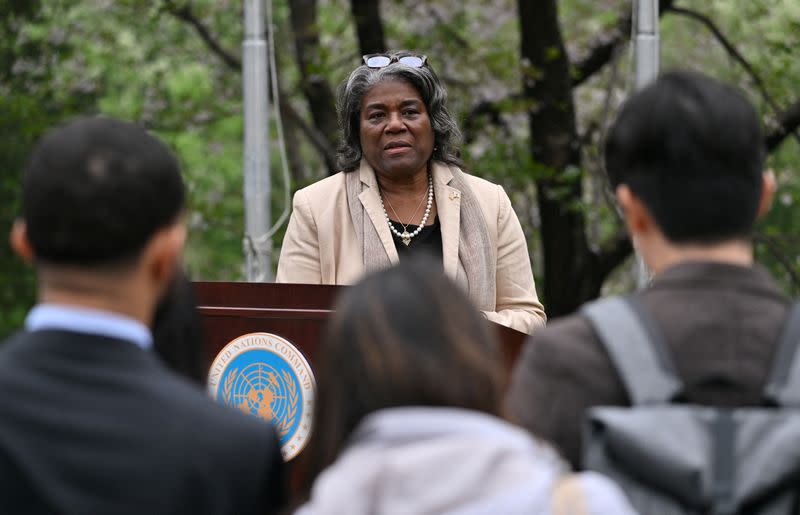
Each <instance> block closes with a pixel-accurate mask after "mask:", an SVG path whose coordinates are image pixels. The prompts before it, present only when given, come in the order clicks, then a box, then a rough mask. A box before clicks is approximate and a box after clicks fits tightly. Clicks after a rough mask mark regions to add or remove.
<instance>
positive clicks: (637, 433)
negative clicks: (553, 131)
mask: <svg viewBox="0 0 800 515" xmlns="http://www.w3.org/2000/svg"><path fill="white" fill-rule="evenodd" d="M764 158H765V148H764V139H763V135H762V132H761V124H760V120H759V116H758V114H757V112H756V110H755V109H754V108H753V106H752V105H751V104H750V102H749V101H748V100H747V99H746V98H745V97H744V96H743V95H742V93H740V92H739V91H737V90H736V89H734V88H733V87H731V86H729V85H726V84H723V83H721V82H719V81H716V80H714V79H711V78H709V77H706V76H704V75H702V74H699V73H695V72H688V71H676V72H671V73H667V74H665V75H662V76H661V77H660V78H659V79H658V80H656V81H655V82H654V83H653V84H651V85H650V86H648V87H646V88H645V89H643V90H642V91H640V92H638V93H636V94H635V95H634V96H633V97H632V98H631V99H630V100H628V101H627V102H626V104H625V105H624V107H623V108H622V111H621V113H620V115H619V117H618V118H617V120H616V122H615V124H614V126H613V128H612V129H611V132H610V135H609V138H608V140H607V142H606V147H605V159H606V169H607V172H608V175H609V179H610V182H611V185H612V187H613V188H614V189H615V192H616V198H617V200H618V202H619V205H620V207H621V208H622V212H623V215H624V218H625V222H626V225H627V228H628V231H629V233H630V235H631V237H632V239H633V242H634V245H635V247H636V248H637V249H638V251H639V253H640V254H641V256H642V258H643V259H644V261H645V263H646V264H647V267H648V268H649V270H650V271H651V272H652V273H653V278H652V282H651V284H650V285H649V286H648V287H647V288H646V289H644V290H643V291H641V292H638V293H635V294H633V295H630V296H626V297H612V298H610V299H603V300H599V301H596V302H594V303H590V304H588V305H586V306H584V307H583V308H582V309H581V311H580V313H578V314H574V315H572V316H568V317H565V318H563V319H561V320H558V321H555V322H553V323H552V324H551V325H550V327H548V328H547V329H545V330H543V331H540V332H538V333H536V335H535V336H534V337H532V339H531V340H530V341H529V342H528V343H527V344H526V346H525V349H524V350H523V353H522V355H521V357H520V359H519V360H518V362H517V365H516V368H515V371H514V375H513V379H512V386H511V388H510V392H509V394H508V396H507V407H508V409H509V410H510V412H511V413H512V414H513V415H514V416H515V417H516V419H517V420H518V421H520V422H521V423H522V424H523V425H525V426H526V427H528V428H529V429H530V430H531V431H532V432H533V433H534V434H536V435H538V436H540V437H542V438H545V439H547V440H550V441H552V442H553V443H554V444H555V445H556V446H557V447H558V449H559V450H560V451H561V452H562V453H563V454H564V456H566V457H567V459H568V460H569V461H570V462H571V463H572V464H573V465H575V466H576V467H582V468H586V469H593V470H599V471H603V472H605V473H607V474H609V475H611V476H612V477H613V478H614V479H616V480H617V481H618V482H620V484H621V485H622V486H623V489H625V490H626V492H627V494H628V496H629V498H630V499H631V501H632V502H633V504H634V506H635V507H636V508H637V509H639V510H640V511H641V512H642V513H658V514H660V515H669V514H673V513H675V514H678V513H717V514H719V513H727V514H733V513H775V514H782V513H789V509H790V508H791V509H795V510H796V509H797V507H798V502H800V499H799V498H798V496H797V493H796V492H795V493H787V492H786V491H785V490H784V488H785V487H786V486H787V484H788V483H792V482H793V481H794V480H795V479H796V471H797V470H800V450H799V449H800V416H799V415H798V414H797V412H796V411H794V408H797V407H798V406H800V377H798V375H799V374H800V361H795V359H796V358H797V357H798V356H800V353H797V352H796V346H797V343H798V340H800V323H798V322H800V315H798V313H796V312H795V311H794V310H793V309H790V303H789V301H788V300H787V299H786V298H785V297H784V295H783V294H782V293H781V290H780V288H779V287H778V285H777V284H776V283H775V281H774V280H773V279H772V278H771V277H770V275H769V273H768V272H767V271H766V270H765V269H764V268H763V267H761V266H759V265H758V264H757V263H755V262H754V259H753V247H752V232H753V226H754V224H755V222H756V219H757V218H758V217H759V216H760V215H762V214H763V213H765V212H766V211H767V209H768V207H769V205H770V202H771V198H772V196H773V192H774V189H775V180H774V177H773V175H772V174H771V173H770V172H764ZM584 416H585V417H586V419H585V421H584V425H583V426H582V425H581V421H582V419H583V417H584ZM582 430H583V441H582V435H581V431H582ZM792 513H795V511H793V512H792Z"/></svg>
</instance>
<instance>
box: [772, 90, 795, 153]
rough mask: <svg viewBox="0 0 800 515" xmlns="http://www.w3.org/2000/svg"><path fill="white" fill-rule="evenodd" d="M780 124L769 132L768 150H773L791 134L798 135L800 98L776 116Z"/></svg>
mask: <svg viewBox="0 0 800 515" xmlns="http://www.w3.org/2000/svg"><path fill="white" fill-rule="evenodd" d="M775 120H776V122H777V124H778V126H777V127H776V128H775V129H773V130H771V131H770V132H768V133H767V135H766V136H765V138H764V141H765V143H766V145H767V150H768V151H769V152H772V151H773V150H775V149H776V148H778V145H780V144H781V143H782V142H783V140H784V139H785V138H786V136H788V135H789V134H792V133H794V135H795V137H797V129H798V128H800V99H798V100H795V102H794V104H792V105H790V106H789V107H788V108H787V109H786V110H784V111H783V112H781V113H779V114H778V116H776V117H775Z"/></svg>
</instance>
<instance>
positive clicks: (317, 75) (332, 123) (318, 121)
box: [289, 0, 339, 173]
mask: <svg viewBox="0 0 800 515" xmlns="http://www.w3.org/2000/svg"><path fill="white" fill-rule="evenodd" d="M289 9H290V11H291V15H290V18H291V24H292V31H293V32H294V43H295V54H296V56H297V62H298V65H299V68H300V77H301V86H302V89H303V93H304V94H305V97H306V100H308V107H309V110H310V111H311V118H312V119H313V120H314V125H316V126H317V128H318V129H319V131H320V132H321V133H322V134H323V135H324V136H325V139H326V140H327V141H328V143H330V146H331V147H332V148H336V146H337V143H338V141H339V124H338V120H337V118H336V100H335V99H334V95H333V90H332V89H331V86H330V84H328V82H327V81H326V80H325V77H324V75H323V71H322V70H321V64H322V63H321V58H320V55H321V52H320V42H319V29H318V26H317V2H316V0H291V1H290V2H289ZM326 164H327V166H328V170H329V171H330V173H335V172H336V165H335V163H334V162H333V160H332V158H331V157H330V156H326Z"/></svg>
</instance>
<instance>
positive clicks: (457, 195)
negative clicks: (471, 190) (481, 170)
mask: <svg viewBox="0 0 800 515" xmlns="http://www.w3.org/2000/svg"><path fill="white" fill-rule="evenodd" d="M457 198H461V193H460V192H458V191H451V192H450V200H455V199H457Z"/></svg>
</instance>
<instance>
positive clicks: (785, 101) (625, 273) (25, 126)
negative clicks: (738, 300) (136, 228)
mask: <svg viewBox="0 0 800 515" xmlns="http://www.w3.org/2000/svg"><path fill="white" fill-rule="evenodd" d="M268 1H269V0H268ZM241 3H242V2H241V1H240V0H0V24H1V25H2V31H0V227H2V231H6V230H7V229H8V227H9V226H10V223H11V220H12V219H13V217H14V215H15V214H16V213H17V209H18V186H19V177H20V173H21V168H22V165H23V162H24V158H25V156H26V154H27V152H28V151H29V149H30V146H31V144H32V143H33V142H34V141H35V139H36V138H37V137H38V136H39V135H40V134H41V133H42V131H43V130H44V129H45V128H46V127H48V126H49V125H52V124H54V123H57V122H59V121H61V120H64V119H66V118H68V117H70V116H72V115H74V114H76V113H105V114H109V115H112V116H117V117H121V118H124V119H128V120H134V121H138V122H140V123H142V124H143V125H145V126H146V127H148V128H149V129H151V130H153V131H154V132H156V133H157V134H159V135H160V136H161V137H162V138H164V139H165V140H166V141H168V142H169V144H170V145H171V146H172V147H173V148H174V150H175V151H176V153H177V154H178V156H179V157H180V159H181V161H182V164H183V167H184V170H185V173H186V177H187V183H188V186H189V194H190V197H189V198H190V206H189V212H188V214H187V216H188V222H189V225H190V228H191V236H190V242H189V248H188V251H187V261H188V266H189V269H190V272H191V274H192V275H193V277H195V278H202V279H226V280H233V279H242V277H243V265H242V252H241V239H242V232H243V230H242V227H243V202H242V155H241V146H242V114H241V109H242V105H241V73H240V68H241V62H240V60H241V56H240V48H241V38H242V27H241V16H242V5H241ZM660 3H661V10H662V13H661V29H662V69H666V68H672V67H691V68H695V69H700V70H703V71H705V72H706V73H709V74H711V75H713V76H716V77H719V78H721V79H724V80H728V81H731V82H734V83H736V84H738V85H739V86H740V87H741V88H742V89H743V90H744V91H745V92H746V93H747V95H748V96H749V97H750V98H751V100H752V101H753V102H754V103H756V105H757V106H758V107H759V109H760V111H761V113H762V115H763V121H764V126H765V132H766V134H767V139H766V142H765V143H766V144H767V146H768V148H769V150H770V158H769V165H770V166H771V167H772V169H773V170H774V171H775V173H776V175H777V177H778V181H779V186H780V190H779V194H778V196H777V199H776V202H775V206H774V208H773V210H772V212H771V213H770V215H769V216H768V217H767V218H766V219H765V220H764V221H763V222H762V223H761V224H760V225H759V228H758V234H757V236H756V247H757V252H758V255H759V259H761V260H762V261H763V262H764V263H766V264H767V265H768V266H769V267H770V269H771V270H772V272H773V273H775V274H776V275H777V277H779V279H780V280H781V281H782V283H783V285H784V287H785V289H786V291H787V293H789V294H790V295H797V294H798V292H800V241H799V240H798V235H797V231H795V230H794V228H795V227H796V226H798V222H800V205H798V203H797V202H795V200H798V201H800V183H799V182H798V181H799V180H800V173H798V172H799V170H798V168H799V167H800V136H798V132H797V128H798V125H800V86H798V84H800V2H797V1H796V0H715V1H714V2H706V1H702V0H661V2H660ZM272 10H273V23H272V29H273V36H274V38H275V41H276V58H277V68H278V79H279V92H278V93H279V96H280V98H281V110H280V113H281V118H282V121H283V125H284V128H285V137H286V145H287V147H288V157H289V170H290V176H291V184H290V185H289V187H290V188H291V190H292V191H294V190H296V189H297V188H299V187H302V186H304V185H306V184H309V183H311V182H313V181H315V180H317V179H319V178H321V177H323V176H325V175H326V174H328V173H330V172H331V171H332V169H333V166H334V165H333V162H334V161H333V157H334V150H335V148H336V144H337V138H338V134H337V125H336V112H335V105H334V96H335V91H336V87H337V86H338V84H339V83H340V82H341V81H342V80H343V79H344V78H345V77H346V76H347V74H348V73H349V72H350V71H351V70H352V69H353V68H354V67H355V66H357V65H358V64H359V63H360V56H361V55H362V54H364V53H371V52H377V51H381V50H383V49H385V48H389V49H401V48H402V49H416V50H419V51H420V52H422V53H425V54H426V55H428V57H429V61H430V62H431V64H432V65H433V66H434V68H435V69H436V70H437V72H438V73H439V75H440V77H441V78H442V80H443V82H444V83H445V85H446V86H447V88H448V91H449V93H450V106H451V108H452V110H453V112H454V113H455V114H456V116H457V118H458V120H459V122H460V124H461V127H462V129H463V131H464V145H463V149H462V150H463V154H464V156H463V157H464V159H465V162H466V163H467V165H468V168H469V169H470V170H471V171H472V172H473V173H476V174H478V175H481V176H484V177H487V178H489V179H490V180H493V181H496V182H499V183H502V184H503V185H505V187H506V189H507V191H508V192H509V194H510V196H511V198H512V201H513V202H514V206H515V209H516V210H517V213H518V215H519V217H520V220H521V221H522V223H523V226H524V229H525V231H526V235H527V237H528V242H529V247H530V250H531V260H532V262H533V265H534V271H535V273H536V278H537V284H538V288H539V293H540V295H541V296H542V297H543V300H544V303H545V306H546V307H547V310H548V313H549V314H550V315H551V316H558V315H562V314H565V313H568V312H570V311H572V310H573V309H574V308H575V307H576V306H578V305H579V304H580V303H581V302H583V301H585V300H588V299H591V298H594V297H596V296H598V295H600V294H602V293H607V292H616V291H625V290H629V289H630V288H632V287H633V285H634V277H635V275H634V273H633V272H632V266H631V253H632V248H631V244H630V241H629V240H628V239H627V237H626V236H625V234H624V231H623V228H622V225H621V224H620V220H619V217H618V215H617V213H616V211H615V208H614V206H613V203H612V202H610V199H611V196H610V193H609V191H608V189H607V186H606V183H605V179H604V177H603V171H602V165H601V162H602V158H601V157H602V156H601V152H600V147H599V142H601V141H602V140H603V138H604V135H605V132H606V130H607V128H608V126H609V124H610V122H611V121H612V120H613V117H614V114H615V113H616V111H617V109H618V107H619V105H620V103H621V102H622V101H623V100H624V98H625V97H626V95H627V94H628V93H629V92H630V90H631V84H632V80H631V74H632V71H631V69H630V57H631V48H630V45H629V44H628V42H629V41H630V35H631V34H630V32H631V4H630V0H561V1H558V0H518V1H517V2H515V1H514V0H431V1H422V0H382V1H377V0H375V1H373V0H366V1H365V0H272ZM265 144H266V142H265ZM272 145H275V143H272ZM273 150H275V151H273V152H272V153H271V157H272V161H273V168H272V169H273V177H274V184H273V194H274V199H273V206H274V210H275V214H274V216H273V220H274V219H276V218H277V216H278V214H279V212H280V211H281V210H282V209H283V208H284V199H283V188H284V185H283V184H282V180H281V174H280V173H279V172H278V170H279V160H278V155H279V153H278V152H277V149H273ZM143 209H146V207H143ZM282 235H283V231H282V230H281V231H279V232H278V234H277V235H276V238H275V248H276V254H275V256H274V259H273V261H277V249H279V247H280V242H281V240H282ZM0 249H2V250H0V335H2V334H5V333H7V332H9V331H10V330H12V329H13V328H14V327H17V326H18V325H19V324H20V323H21V319H22V317H23V316H24V313H25V311H26V310H27V309H28V308H29V306H30V305H31V303H32V302H33V299H34V292H35V290H34V289H35V284H34V281H33V278H32V272H31V270H30V269H29V268H28V267H26V266H24V265H22V264H21V263H20V262H18V261H17V260H16V259H15V258H14V257H13V256H12V255H11V252H10V249H9V248H8V245H7V244H6V243H4V244H2V245H0Z"/></svg>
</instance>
